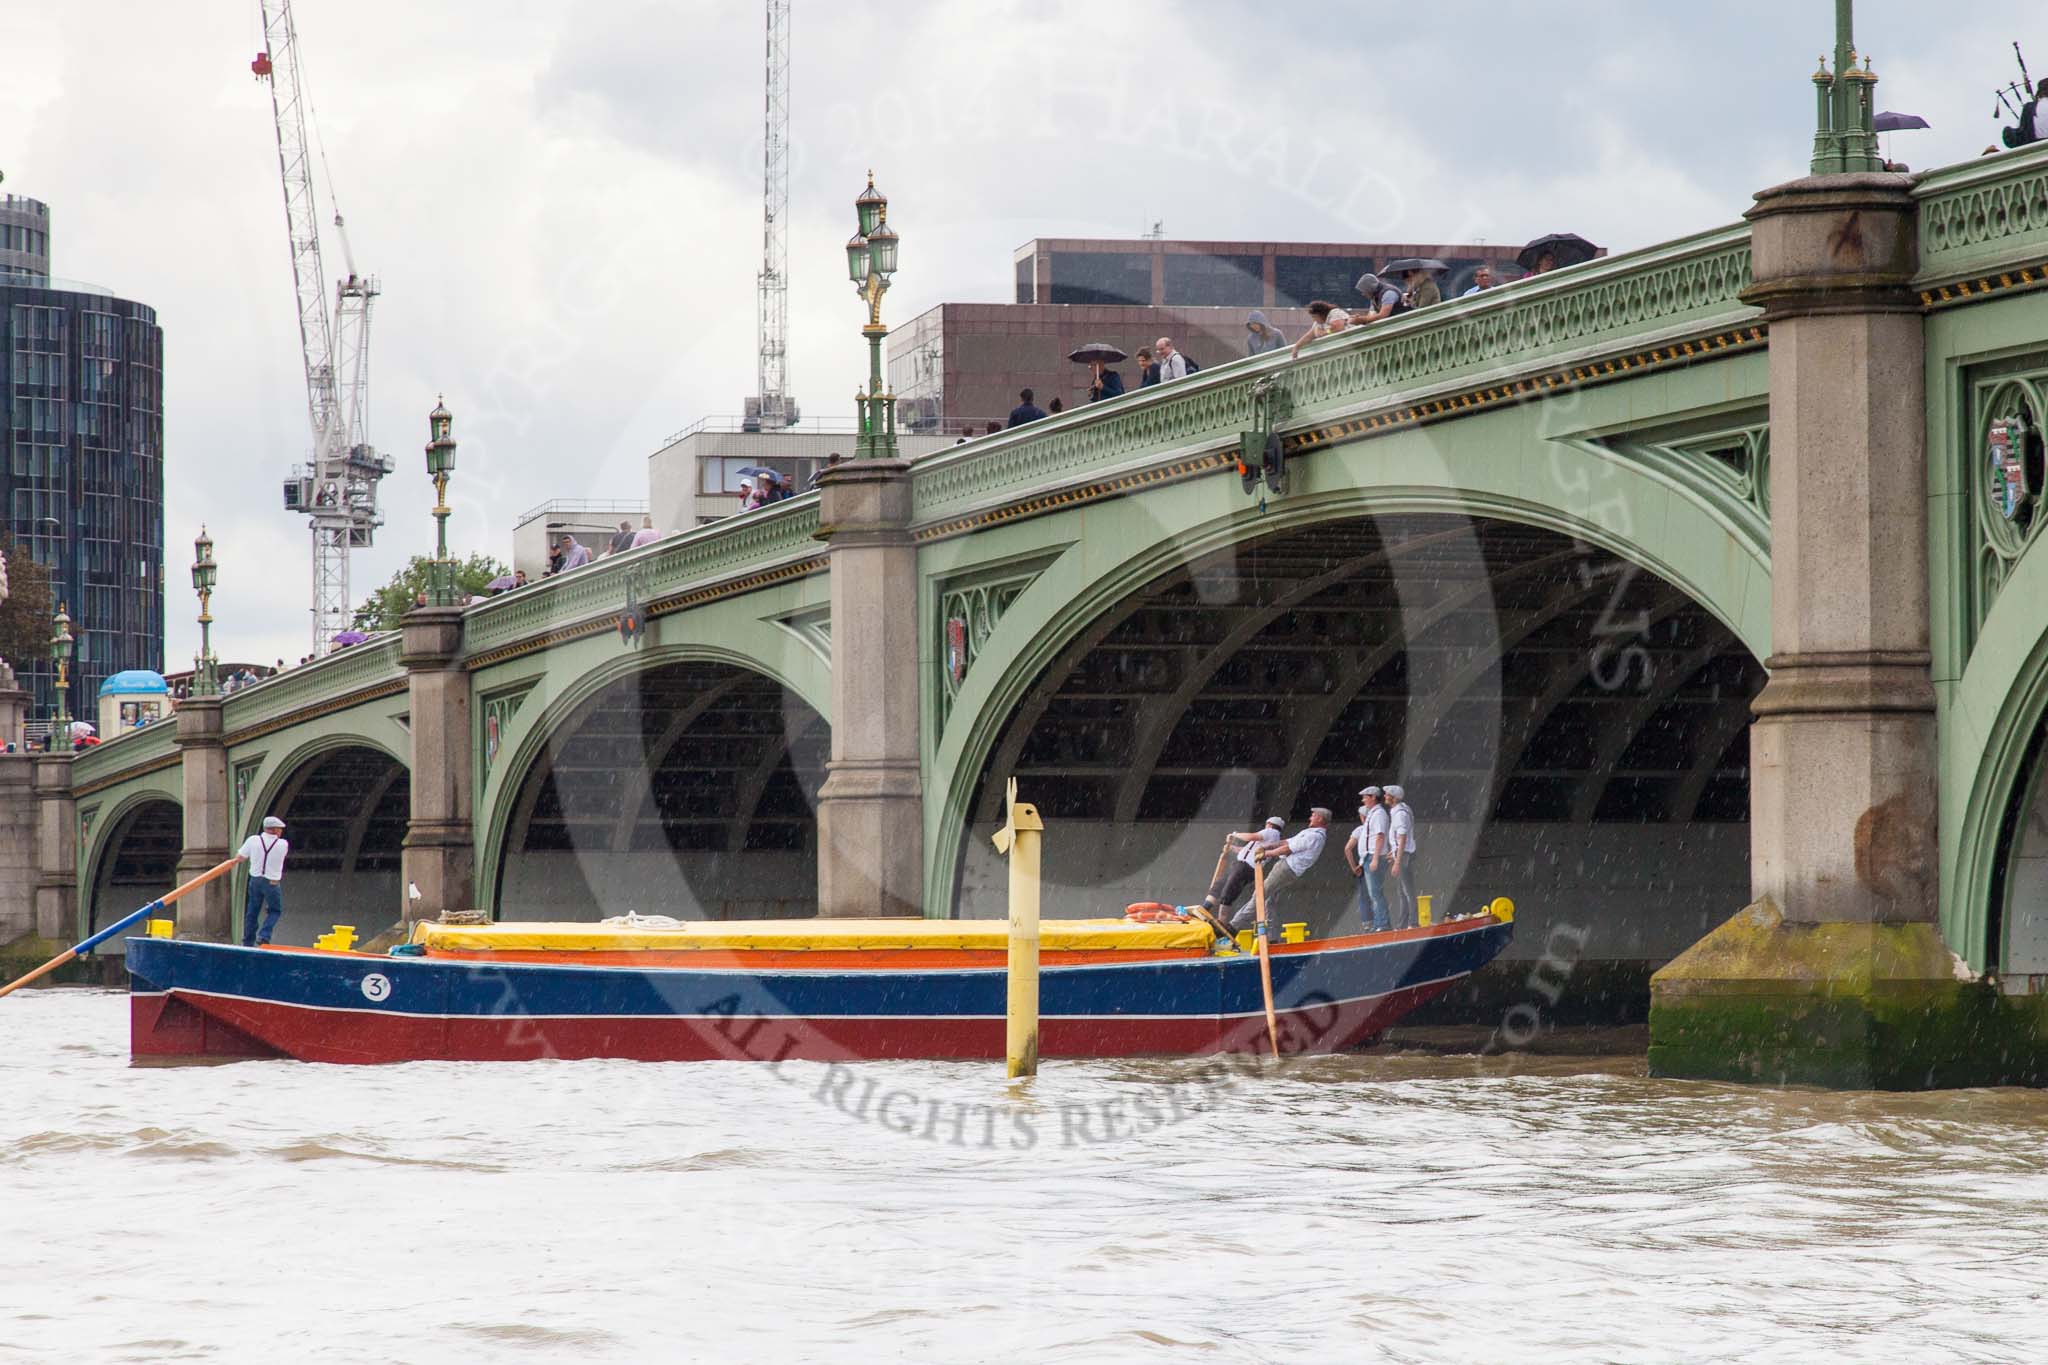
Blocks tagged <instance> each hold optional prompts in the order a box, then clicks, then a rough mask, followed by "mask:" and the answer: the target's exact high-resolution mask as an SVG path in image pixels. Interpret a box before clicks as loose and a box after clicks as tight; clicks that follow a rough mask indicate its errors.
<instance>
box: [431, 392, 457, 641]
mask: <svg viewBox="0 0 2048 1365" xmlns="http://www.w3.org/2000/svg"><path fill="white" fill-rule="evenodd" d="M454 427H455V418H454V416H453V415H451V414H450V413H449V411H448V408H447V406H446V400H444V399H442V398H441V397H439V396H438V395H437V396H436V397H435V399H434V410H433V411H432V412H430V413H428V414H427V435H428V437H429V439H428V441H427V477H428V478H430V479H432V480H433V481H434V562H433V564H432V566H431V567H430V568H429V570H428V573H427V605H429V606H434V607H452V606H454V605H455V603H456V592H455V565H454V564H453V563H452V562H450V560H449V558H448V476H449V475H450V474H453V473H454V472H455V437H454V436H452V435H451V434H450V433H451V432H452V431H453V430H454Z"/></svg>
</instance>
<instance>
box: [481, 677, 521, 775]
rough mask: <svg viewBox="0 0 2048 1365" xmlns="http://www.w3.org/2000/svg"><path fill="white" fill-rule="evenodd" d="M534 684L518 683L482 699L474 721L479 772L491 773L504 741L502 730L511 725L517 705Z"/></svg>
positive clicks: (517, 712) (516, 711)
mask: <svg viewBox="0 0 2048 1365" xmlns="http://www.w3.org/2000/svg"><path fill="white" fill-rule="evenodd" d="M533 689H534V684H533V683H531V682H527V683H521V684H520V685H519V686H517V687H512V688H507V689H506V690H505V691H502V692H497V693H493V694H492V695H490V696H487V697H485V698H484V699H483V706H482V707H481V708H480V712H481V717H482V718H481V719H480V720H479V721H478V724H477V756H478V763H479V765H480V767H479V775H480V776H483V777H488V776H490V772H491V765H492V764H493V763H496V762H497V761H498V751H499V749H500V748H502V747H503V745H504V739H505V732H506V731H508V730H510V729H511V728H512V717H514V716H516V715H518V714H519V708H520V706H522V705H523V704H524V703H525V701H526V698H527V694H528V693H530V692H532V691H533Z"/></svg>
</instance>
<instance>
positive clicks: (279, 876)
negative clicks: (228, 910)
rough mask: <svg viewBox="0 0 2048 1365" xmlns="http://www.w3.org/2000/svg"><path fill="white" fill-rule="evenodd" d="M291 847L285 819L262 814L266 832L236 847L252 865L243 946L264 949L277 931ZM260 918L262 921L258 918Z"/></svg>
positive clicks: (253, 835) (244, 907) (237, 852)
mask: <svg viewBox="0 0 2048 1365" xmlns="http://www.w3.org/2000/svg"><path fill="white" fill-rule="evenodd" d="M291 850H292V846H291V844H290V843H288V842H287V841H286V840H285V837H284V821H282V820H280V819H278V818H277V817H276V816H275V815H266V816H264V817H263V832H262V833H261V834H252V835H250V836H249V837H248V838H246V839H244V840H243V841H242V846H241V847H240V848H238V849H236V850H235V856H236V857H237V858H242V859H246V860H247V861H248V864H249V899H248V901H247V903H246V904H244V905H243V907H242V946H243V947H244V948H261V947H262V946H263V945H265V944H266V943H269V942H270V936H271V935H272V934H273V933H275V932H276V931H277V921H278V919H279V917H280V916H282V915H283V914H284V888H283V887H282V886H280V885H279V883H281V882H282V881H283V880H284V855H285V854H287V853H289V852H291ZM259 920H260V921H261V923H260V924H259V923H258V921H259Z"/></svg>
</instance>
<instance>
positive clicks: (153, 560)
mask: <svg viewBox="0 0 2048 1365" xmlns="http://www.w3.org/2000/svg"><path fill="white" fill-rule="evenodd" d="M48 224H49V211H48V210H47V209H46V208H45V207H44V206H43V205H42V204H40V203H37V202H36V201H35V200H32V199H23V198H21V197H20V196H18V195H8V196H7V197H6V199H5V200H4V201H0V354H4V355H5V357H6V364H7V374H6V382H5V383H0V516H4V518H5V525H6V527H7V530H8V532H9V534H10V535H11V536H12V537H13V539H14V543H15V544H16V545H17V546H18V547H20V548H21V550H22V551H24V552H25V553H26V554H28V555H29V556H31V557H33V558H34V559H35V560H36V561H37V562H39V563H41V564H42V565H43V566H44V567H45V568H46V569H47V570H48V571H49V574H50V579H51V587H52V590H53V593H54V595H55V596H56V597H58V598H59V599H61V600H62V601H63V602H64V603H65V605H66V606H67V607H68V608H69V610H70V613H71V619H72V627H71V630H72V634H73V636H74V637H75V638H76V640H77V645H76V662H75V665H74V667H73V670H72V682H71V694H70V702H71V707H72V710H73V713H74V714H75V715H81V716H85V717H90V714H91V712H92V709H93V698H94V697H95V696H97V695H98V691H99V685H100V683H101V682H102V681H104V680H105V679H106V678H108V677H110V676H111V675H113V674H116V673H120V672H122V671H124V670H126V669H132V668H145V669H161V668H162V667H163V664H164V562H163V561H164V556H163V543H164V467H163V434H164V418H163V329H162V328H160V327H158V326H157V321H156V310H155V309H153V308H151V307H149V306H148V305H147V304H141V303H136V302H133V301H132V300H128V299H121V298H116V297H115V296H114V295H113V294H112V293H110V292H109V291H107V290H105V289H102V288H100V287H98V286H97V285H90V284H81V283H77V282H75V281H69V280H62V279H58V278H55V277H53V276H51V275H50V273H49V266H50V236H49V227H48ZM16 243H19V244H20V245H18V246H17V245H15V244H16ZM8 662H9V663H11V664H13V665H14V669H15V672H16V674H17V675H18V676H19V677H20V679H21V685H22V686H23V687H25V688H27V689H29V690H30V691H31V693H32V694H33V697H34V701H33V706H34V711H33V713H32V718H33V719H35V720H47V719H48V717H49V715H50V713H51V706H52V704H53V702H54V700H55V692H54V690H53V689H52V686H51V684H52V683H53V682H54V681H55V678H56V669H55V666H54V665H53V663H52V662H51V660H50V657H49V655H48V653H47V652H44V653H41V654H39V655H37V656H36V657H33V658H27V659H10V660H8Z"/></svg>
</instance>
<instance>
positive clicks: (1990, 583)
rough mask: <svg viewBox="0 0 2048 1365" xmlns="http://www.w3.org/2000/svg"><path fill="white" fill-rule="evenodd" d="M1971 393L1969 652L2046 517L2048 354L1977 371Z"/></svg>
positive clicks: (1966, 473) (1966, 647) (1966, 484)
mask: <svg viewBox="0 0 2048 1365" xmlns="http://www.w3.org/2000/svg"><path fill="white" fill-rule="evenodd" d="M1969 393H1970V425H1969V437H1970V439H1969V442H1968V444H1967V445H1966V446H1965V447H1964V450H1963V458H1964V460H1965V462H1966V464H1967V468H1966V469H1965V470H1964V471H1963V472H1964V479H1963V486H1964V487H1965V488H1967V489H1969V506H1970V521H1969V537H1970V557H1969V565H1970V570H1969V578H1968V583H1967V585H1966V588H1965V591H1967V592H1968V594H1969V602H1968V604H1967V611H1966V612H1965V614H1964V617H1963V620H1964V622H1965V624H1966V625H1967V627H1968V634H1967V638H1966V639H1965V642H1964V654H1963V657H1964V658H1965V659H1966V660H1967V659H1968V657H1969V651H1970V649H1972V648H1974V647H1975V645H1976V642H1977V634H1978V632H1979V631H1980V630H1981V629H1982V628H1983V625H1984V618H1985V617H1986V616H1987V615H1989V614H1990V611H1991V604H1992V603H1993V602H1995V601H1997V600H1998V594H1999V592H2000V591H2001V590H2003V588H2004V587H2005V585H2006V583H2007V581H2008V580H2010V579H2011V577H2012V572H2013V568H2014V566H2016V565H2017V564H2018V563H2019V561H2020V558H2021V556H2023V555H2025V554H2026V553H2027V550H2028V549H2029V548H2030V547H2031V546H2032V545H2033V543H2034V541H2035V539H2036V538H2037V537H2038V536H2039V534H2040V531H2041V526H2042V523H2043V522H2044V521H2048V515H2044V514H2043V511H2042V507H2041V504H2040V502H2039V501H2038V498H2039V495H2040V493H2041V491H2042V475H2043V470H2042V434H2043V421H2044V419H2048V358H2044V357H2041V356H2035V357H2033V358H2032V359H2031V360H2030V361H2027V362H2022V363H2021V364H2019V365H2017V366H2016V365H2014V364H2011V363H2008V364H2006V365H2002V366H2000V367H1998V370H1997V372H1996V373H1991V374H1982V375H1979V376H1976V377H1974V378H1973V381H1972V382H1971V384H1970V387H1969Z"/></svg>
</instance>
